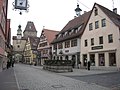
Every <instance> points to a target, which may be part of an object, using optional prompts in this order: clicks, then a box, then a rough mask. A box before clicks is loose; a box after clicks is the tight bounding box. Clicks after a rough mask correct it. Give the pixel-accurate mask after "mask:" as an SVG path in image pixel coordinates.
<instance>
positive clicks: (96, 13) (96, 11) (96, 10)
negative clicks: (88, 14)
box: [94, 7, 98, 16]
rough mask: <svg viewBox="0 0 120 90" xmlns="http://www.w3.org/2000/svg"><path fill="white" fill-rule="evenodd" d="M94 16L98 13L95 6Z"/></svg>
mask: <svg viewBox="0 0 120 90" xmlns="http://www.w3.org/2000/svg"><path fill="white" fill-rule="evenodd" d="M94 14H95V16H97V15H98V9H97V8H96V7H95V12H94Z"/></svg>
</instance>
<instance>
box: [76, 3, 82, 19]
mask: <svg viewBox="0 0 120 90" xmlns="http://www.w3.org/2000/svg"><path fill="white" fill-rule="evenodd" d="M80 11H82V10H81V9H80V8H79V4H77V8H76V9H75V12H76V15H77V16H78V17H79V16H80Z"/></svg>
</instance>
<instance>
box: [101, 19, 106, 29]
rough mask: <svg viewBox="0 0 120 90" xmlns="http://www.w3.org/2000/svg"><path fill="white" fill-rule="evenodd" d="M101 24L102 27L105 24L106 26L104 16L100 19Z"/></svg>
mask: <svg viewBox="0 0 120 90" xmlns="http://www.w3.org/2000/svg"><path fill="white" fill-rule="evenodd" d="M101 26H102V27H105V26H106V19H105V18H104V19H102V20H101Z"/></svg>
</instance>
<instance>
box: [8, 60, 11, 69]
mask: <svg viewBox="0 0 120 90" xmlns="http://www.w3.org/2000/svg"><path fill="white" fill-rule="evenodd" d="M10 66H11V62H10V60H8V61H7V69H8V68H10Z"/></svg>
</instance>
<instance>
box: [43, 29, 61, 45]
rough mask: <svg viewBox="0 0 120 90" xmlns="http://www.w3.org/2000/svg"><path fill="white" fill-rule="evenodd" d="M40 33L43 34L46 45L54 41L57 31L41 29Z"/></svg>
mask: <svg viewBox="0 0 120 90" xmlns="http://www.w3.org/2000/svg"><path fill="white" fill-rule="evenodd" d="M42 32H44V35H45V36H46V38H47V41H48V43H51V42H52V41H53V40H54V38H55V35H56V34H58V32H59V31H55V30H50V29H43V30H42Z"/></svg>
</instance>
